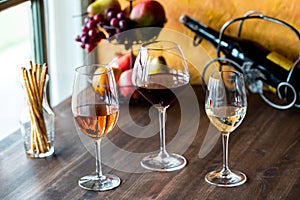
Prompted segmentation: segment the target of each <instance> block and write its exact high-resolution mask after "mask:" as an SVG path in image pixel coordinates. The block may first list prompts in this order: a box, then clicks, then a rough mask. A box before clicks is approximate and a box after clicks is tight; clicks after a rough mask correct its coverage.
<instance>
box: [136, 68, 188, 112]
mask: <svg viewBox="0 0 300 200" xmlns="http://www.w3.org/2000/svg"><path fill="white" fill-rule="evenodd" d="M149 80H151V82H150V83H148V84H147V85H145V86H138V87H137V91H139V93H140V94H141V95H142V96H143V97H144V98H145V99H147V100H148V101H149V102H150V103H151V104H153V105H155V104H159V105H161V106H163V107H168V106H170V105H171V104H172V103H173V102H174V101H175V100H176V96H178V95H179V93H180V92H181V91H182V90H183V89H184V88H185V87H187V85H188V81H187V80H186V79H184V78H183V76H179V75H173V74H157V75H150V76H149Z"/></svg>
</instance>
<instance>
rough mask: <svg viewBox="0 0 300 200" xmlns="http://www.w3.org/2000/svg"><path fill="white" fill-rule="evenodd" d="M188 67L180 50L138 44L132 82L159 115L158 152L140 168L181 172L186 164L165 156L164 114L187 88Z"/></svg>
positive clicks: (158, 43)
mask: <svg viewBox="0 0 300 200" xmlns="http://www.w3.org/2000/svg"><path fill="white" fill-rule="evenodd" d="M189 78H190V77H189V72H188V67H187V64H186V61H185V58H184V56H183V53H182V50H181V48H180V46H179V45H178V44H177V43H175V42H170V41H153V42H148V43H144V44H142V46H141V48H140V50H139V53H138V55H137V58H136V61H135V63H134V67H133V73H132V82H133V85H134V86H135V87H136V89H137V91H138V92H139V93H140V94H141V95H142V96H143V97H144V98H145V99H146V100H148V101H149V102H150V103H151V104H152V105H153V106H154V107H155V108H156V109H157V110H158V113H159V125H160V150H159V152H158V153H154V154H152V155H149V156H147V157H145V158H144V159H143V160H142V161H141V165H142V167H144V168H146V169H148V170H153V171H174V170H178V169H182V168H183V167H184V166H185V165H186V163H187V161H186V159H185V158H184V157H183V156H181V155H178V154H174V153H168V152H167V150H166V144H165V121H166V120H165V119H166V118H165V114H166V110H167V108H168V107H169V106H170V105H171V104H172V103H173V102H174V101H175V100H176V97H177V96H178V95H179V93H180V92H181V91H182V90H183V89H184V88H185V87H187V86H188V84H189Z"/></svg>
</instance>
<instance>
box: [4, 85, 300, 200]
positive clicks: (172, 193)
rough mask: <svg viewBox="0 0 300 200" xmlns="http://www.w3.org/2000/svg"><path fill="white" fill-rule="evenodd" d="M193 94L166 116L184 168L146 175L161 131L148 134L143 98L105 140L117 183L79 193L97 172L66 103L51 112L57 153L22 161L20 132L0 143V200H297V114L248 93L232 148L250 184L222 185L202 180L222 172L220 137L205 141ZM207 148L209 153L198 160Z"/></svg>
mask: <svg viewBox="0 0 300 200" xmlns="http://www.w3.org/2000/svg"><path fill="white" fill-rule="evenodd" d="M193 89H194V90H193V92H191V93H189V94H183V95H182V96H181V97H180V98H179V100H178V102H176V103H175V104H174V105H173V106H171V107H170V108H169V109H168V114H167V143H168V149H169V150H170V151H176V150H177V151H181V150H182V149H184V147H185V146H187V147H188V148H187V149H186V150H185V151H184V152H183V153H182V154H183V156H185V157H186V158H187V160H188V164H187V166H186V167H185V168H184V169H182V170H179V171H175V172H165V173H161V172H146V171H143V169H142V168H141V167H140V165H139V161H140V157H141V156H143V155H144V154H147V153H149V152H152V151H155V150H157V149H158V148H159V146H158V144H159V139H158V134H152V133H151V134H152V135H150V134H149V131H150V132H151V131H152V130H155V128H153V127H155V123H156V120H157V116H156V114H157V113H156V112H155V110H153V109H152V108H151V109H150V111H149V108H150V107H151V106H150V105H149V104H148V103H147V102H145V101H142V102H138V103H132V104H130V105H129V106H128V104H126V103H125V104H123V105H122V106H121V114H120V118H119V122H118V126H117V127H116V128H115V129H114V131H113V132H112V133H111V134H110V135H109V136H108V138H107V139H105V140H104V141H103V143H102V144H103V145H102V155H103V162H104V164H103V171H104V172H105V173H112V174H116V175H118V176H119V177H120V178H121V179H122V183H121V185H120V186H119V187H118V188H116V189H114V190H111V191H106V192H92V191H86V190H83V189H81V188H80V187H79V186H78V184H77V181H78V179H79V178H80V177H82V176H84V175H87V174H91V173H93V172H94V170H95V159H94V157H93V153H91V152H90V151H89V149H92V145H91V146H89V143H88V142H87V141H90V140H85V139H84V138H82V137H81V136H80V135H79V134H78V133H77V132H76V129H75V126H74V122H73V118H72V113H71V106H70V99H67V100H66V101H64V102H62V103H61V104H59V105H58V106H57V107H55V108H54V111H55V113H56V132H55V134H56V137H55V156H53V157H50V158H46V159H32V158H27V157H26V155H25V152H24V147H23V141H22V137H21V134H20V132H19V131H17V132H15V133H13V134H12V135H10V136H9V137H7V138H6V139H4V140H2V141H1V142H0V166H1V167H0V182H1V186H0V194H1V199H5V200H11V199H14V200H15V199H43V200H45V199H113V200H115V199H131V200H132V199H133V200H135V199H164V200H165V199H170V200H171V199H172V200H173V199H299V194H300V193H299V191H300V156H299V155H298V153H299V152H300V124H299V122H300V111H299V109H298V110H297V109H290V110H285V111H281V110H275V109H273V108H271V107H269V106H268V105H266V104H265V103H264V102H263V101H262V100H261V99H260V98H259V97H258V96H256V95H253V94H251V95H250V96H249V99H248V101H249V107H248V110H247V115H246V118H245V119H244V121H243V122H242V124H241V125H240V127H238V129H237V130H236V131H235V132H234V133H232V135H231V138H230V143H229V159H230V160H229V162H230V163H229V164H230V166H231V168H232V169H238V170H241V171H243V172H244V173H245V174H246V175H247V177H248V180H247V182H246V183H245V184H244V185H242V186H239V187H234V188H219V187H215V186H212V185H209V184H208V183H206V182H205V180H204V176H205V174H206V173H207V172H209V171H211V170H214V169H218V168H220V167H221V164H222V148H221V142H220V138H219V137H218V136H217V137H213V136H215V135H213V136H212V137H207V135H208V134H218V133H217V131H216V130H215V129H214V128H212V127H211V125H210V123H209V121H208V118H207V117H206V115H205V112H204V109H203V103H204V102H203V97H204V94H203V91H202V89H201V88H200V87H194V88H193ZM194 92H195V93H194ZM195 94H197V98H196V100H197V103H196V104H194V103H195V102H194V95H195ZM185 111H187V112H185ZM198 111H199V112H198ZM186 113H190V114H189V115H186ZM152 123H153V127H152V128H151V126H152ZM149 127H150V128H151V129H149ZM136 130H138V131H136ZM157 130H158V129H157ZM194 131H195V133H194ZM154 132H155V131H154ZM179 132H180V134H179ZM182 133H183V134H182ZM205 138H210V139H208V140H207V139H206V140H205ZM212 140H214V141H212ZM173 141H177V142H176V143H175V142H173ZM178 141H179V142H178ZM204 141H205V142H206V144H204V143H203V142H204ZM207 144H208V145H210V146H208V147H207ZM112 147H114V148H112ZM204 148H205V150H206V151H207V152H205V154H201V155H200V152H201V151H202V150H203V149H204ZM209 149H210V150H209Z"/></svg>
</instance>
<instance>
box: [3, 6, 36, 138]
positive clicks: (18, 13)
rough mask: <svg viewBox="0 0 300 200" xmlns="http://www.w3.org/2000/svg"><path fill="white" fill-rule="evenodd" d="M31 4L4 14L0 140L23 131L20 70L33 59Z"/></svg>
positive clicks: (10, 9)
mask: <svg viewBox="0 0 300 200" xmlns="http://www.w3.org/2000/svg"><path fill="white" fill-rule="evenodd" d="M30 5H31V4H30V1H28V2H25V3H22V4H20V5H18V6H15V7H13V8H9V9H7V10H4V11H1V12H0V24H1V27H2V31H0V38H1V40H0V66H1V73H0V92H1V98H0V110H1V112H0V122H1V124H0V140H1V139H3V138H4V137H6V136H7V135H8V134H10V133H12V132H14V131H15V130H17V129H18V128H19V121H18V120H19V116H20V112H21V110H22V108H23V106H24V95H23V93H22V92H23V91H22V88H21V83H20V82H19V81H20V79H19V75H20V72H21V71H20V68H21V67H22V66H26V67H27V66H28V65H29V61H30V60H31V59H32V58H33V56H32V53H31V52H32V51H31V49H32V48H31V39H30V27H31V26H30V13H31V12H30Z"/></svg>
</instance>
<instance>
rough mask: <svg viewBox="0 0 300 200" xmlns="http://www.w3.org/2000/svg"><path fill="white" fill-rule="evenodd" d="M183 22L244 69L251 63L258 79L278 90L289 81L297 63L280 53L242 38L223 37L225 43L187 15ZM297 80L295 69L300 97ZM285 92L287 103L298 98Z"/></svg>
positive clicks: (298, 75) (298, 85) (297, 74)
mask: <svg viewBox="0 0 300 200" xmlns="http://www.w3.org/2000/svg"><path fill="white" fill-rule="evenodd" d="M180 22H181V23H183V24H184V25H185V26H186V27H187V28H189V29H190V30H192V31H193V32H194V33H196V36H197V37H198V38H200V39H202V38H203V39H205V40H206V41H208V42H209V43H211V44H212V45H213V46H214V47H216V48H217V47H218V46H219V50H220V51H221V52H222V53H223V54H224V55H225V57H226V58H228V59H231V60H233V61H235V62H237V63H238V64H239V65H241V66H243V64H244V63H246V62H247V63H248V64H249V63H250V69H256V70H259V72H260V74H261V76H260V77H258V78H257V79H260V80H262V81H263V82H264V83H265V84H267V85H270V86H272V87H274V88H275V90H276V88H277V86H278V85H279V84H280V83H282V82H286V81H287V77H288V75H289V72H290V70H291V69H292V67H293V65H294V63H293V62H292V61H290V60H288V59H286V58H285V57H283V56H282V55H280V54H279V53H276V52H273V51H270V50H268V49H266V48H265V47H263V46H262V45H260V44H258V43H256V42H253V41H251V40H247V39H242V38H239V37H232V36H228V35H222V37H221V40H222V41H220V37H219V36H220V33H219V32H218V31H216V30H214V29H212V28H210V27H208V26H206V25H204V24H201V23H200V22H198V21H197V20H195V19H193V18H191V17H189V16H187V15H182V16H181V18H180ZM297 79H300V69H299V68H298V67H295V68H294V70H293V72H292V76H291V78H290V80H289V84H291V85H292V86H293V87H294V89H295V91H296V93H297V96H298V97H299V96H300V92H299V90H300V81H299V80H297ZM282 88H284V87H282ZM281 90H283V89H280V93H281V96H283V98H285V99H287V100H290V99H294V94H293V93H290V92H291V91H289V92H283V91H281Z"/></svg>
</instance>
